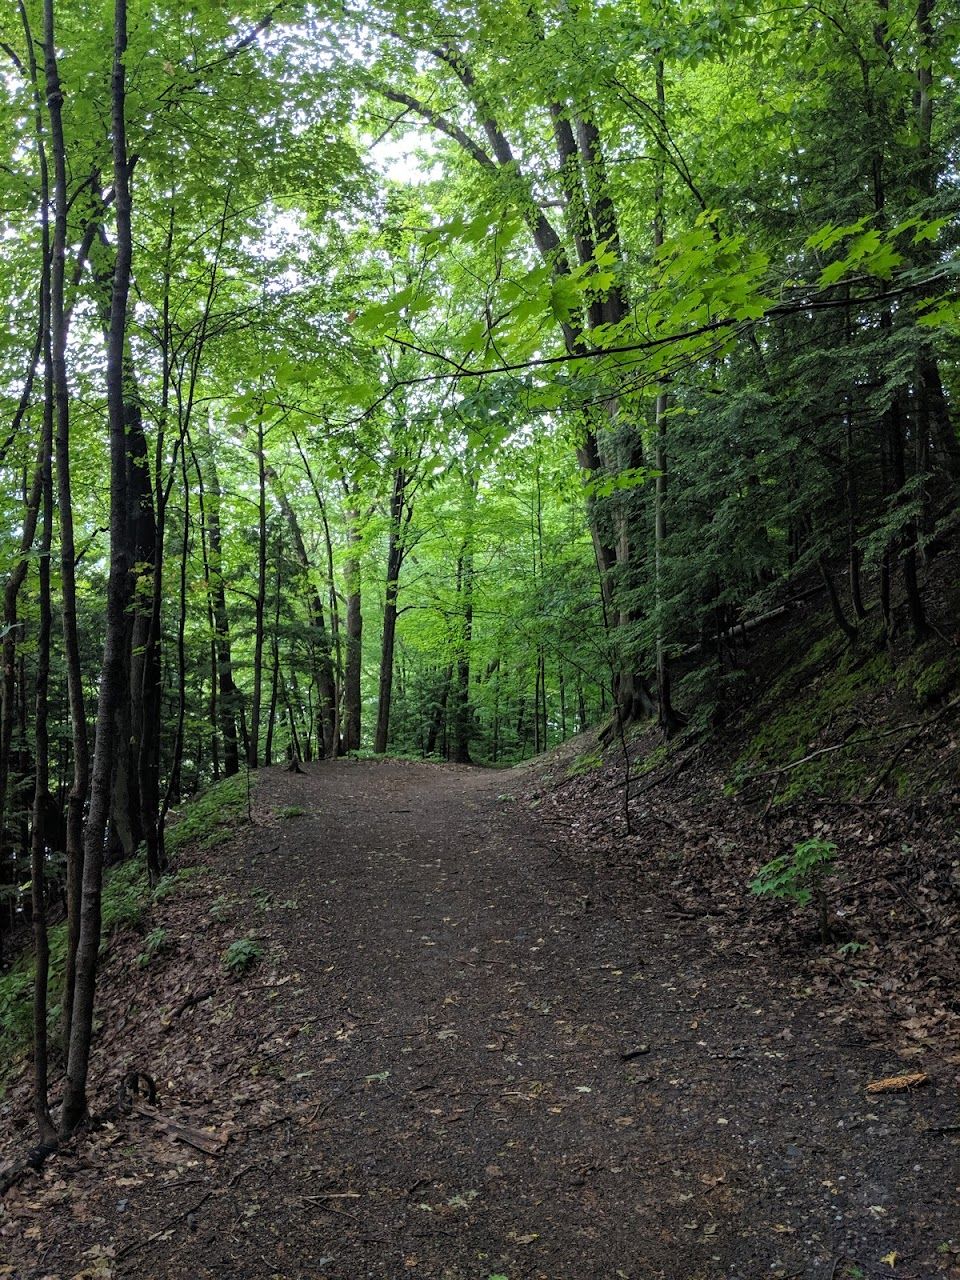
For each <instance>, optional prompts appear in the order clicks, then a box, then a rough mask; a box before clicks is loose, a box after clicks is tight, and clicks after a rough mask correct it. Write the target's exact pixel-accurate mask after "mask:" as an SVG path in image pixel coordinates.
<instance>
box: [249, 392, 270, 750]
mask: <svg viewBox="0 0 960 1280" xmlns="http://www.w3.org/2000/svg"><path fill="white" fill-rule="evenodd" d="M254 451H255V455H256V459H257V594H256V597H255V598H254V602H253V625H254V632H253V700H252V702H251V704H250V742H249V745H248V747H247V764H248V765H249V766H250V768H251V769H256V768H257V766H258V765H259V763H260V703H261V701H262V698H263V618H264V610H265V609H266V604H267V467H266V460H265V458H264V456H263V410H262V408H261V410H260V412H259V413H258V415H257V431H256V437H255V442H254Z"/></svg>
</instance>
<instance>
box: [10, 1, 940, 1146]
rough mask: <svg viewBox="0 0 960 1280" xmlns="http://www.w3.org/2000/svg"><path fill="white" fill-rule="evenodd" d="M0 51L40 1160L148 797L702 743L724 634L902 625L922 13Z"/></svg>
mask: <svg viewBox="0 0 960 1280" xmlns="http://www.w3.org/2000/svg"><path fill="white" fill-rule="evenodd" d="M0 34H2V41H0V50H2V57H3V64H4V77H3V83H2V86H0V95H2V108H0V112H2V114H0V129H2V137H3V140H2V143H0V155H2V163H0V193H2V203H3V241H4V246H5V265H4V269H3V272H2V277H0V278H2V289H3V293H2V306H3V309H4V313H5V323H4V326H3V336H2V339H0V369H2V373H0V395H2V419H3V427H2V431H0V435H2V441H0V477H2V483H0V504H2V527H0V561H2V565H0V567H2V574H3V583H4V586H3V611H4V612H3V620H2V644H3V664H2V665H3V676H2V723H0V929H2V931H3V935H4V937H5V938H7V939H8V942H7V944H6V945H7V946H8V947H9V945H10V942H16V941H17V939H18V930H19V931H20V932H21V933H22V932H23V930H22V927H21V922H22V921H23V920H25V919H26V918H27V917H28V916H30V915H31V913H32V923H33V937H34V944H33V945H35V948H36V955H37V959H38V966H37V973H38V982H37V988H36V996H35V1010H34V1026H35V1073H36V1086H35V1098H36V1118H37V1124H38V1126H39V1132H40V1136H41V1138H42V1139H43V1140H45V1141H48V1142H51V1143H52V1142H54V1141H55V1139H56V1134H57V1133H58V1132H59V1134H60V1135H61V1136H67V1135H69V1134H70V1133H71V1132H72V1131H73V1130H74V1129H75V1128H76V1127H77V1126H78V1125H79V1124H80V1123H81V1122H82V1121H83V1120H84V1118H85V1116H86V1114H87V1108H88V1101H87V1075H88V1066H89V1060H90V1051H91V1030H92V1026H93V1012H94V996H95V985H96V969H97V954H98V946H99V941H100V930H101V897H100V895H101V886H102V879H103V871H104V866H105V865H109V864H110V863H112V862H116V861H119V860H121V859H124V858H127V857H130V856H132V855H133V854H134V853H135V852H136V851H137V850H138V849H141V847H143V848H145V856H146V860H147V866H148V868H149V872H150V876H151V878H152V880H154V881H156V880H157V879H159V877H160V876H161V875H162V873H163V871H164V868H165V864H166V856H167V855H166V852H165V840H164V835H165V828H166V823H167V818H168V816H169V814H170V813H171V810H173V809H175V808H176V807H177V806H178V805H179V803H180V801H181V798H182V797H184V796H186V795H187V794H188V793H190V792H192V791H194V790H196V789H198V788H200V787H202V786H204V785H205V784H207V783H209V782H210V781H213V780H216V779H218V778H220V777H223V776H225V775H231V774H237V773H238V772H243V771H247V770H255V769H257V768H258V767H259V766H262V765H269V764H271V763H277V762H290V763H291V764H292V765H293V766H294V767H296V764H297V762H298V761H304V762H306V761H311V760H317V759H321V758H325V757H333V756H337V755H340V754H344V753H351V752H353V753H356V752H364V753H365V752H374V753H385V752H391V753H395V754H396V753H400V754H409V755H414V756H427V757H435V758H439V759H446V760H450V761H456V762H460V763H468V762H474V763H480V764H490V765H500V764H507V763H511V762H515V761H517V760H519V759H522V758H524V757H528V756H530V755H532V754H534V753H537V752H541V751H543V750H545V749H547V748H548V747H550V746H553V745H555V744H557V743H558V742H560V741H562V740H563V739H565V738H567V737H569V736H570V735H572V734H575V733H577V732H579V731H580V730H582V729H583V728H585V727H586V726H587V725H589V724H594V723H606V724H607V725H608V726H609V731H610V733H611V734H612V735H616V734H617V733H621V734H622V733H623V731H624V730H625V728H626V727H628V726H630V725H632V724H634V723H636V722H639V721H646V720H651V719H652V720H655V721H656V722H657V723H658V724H659V726H660V729H661V731H662V734H663V735H664V736H665V737H666V738H670V737H672V736H673V735H675V734H676V733H677V732H678V731H679V730H681V729H682V728H684V727H685V726H686V727H688V728H689V727H692V728H697V727H700V728H708V727H710V726H715V725H717V724H719V723H721V722H722V721H723V718H724V716H725V714H726V713H727V710H728V708H729V707H730V705H731V704H732V702H733V701H735V700H736V698H737V696H738V689H739V687H740V681H741V678H742V676H743V663H744V653H743V649H742V647H741V648H738V647H737V643H736V640H737V636H738V634H739V635H741V636H742V635H745V634H746V633H747V632H748V630H749V629H750V628H751V627H752V626H753V625H754V624H755V623H757V621H758V620H761V619H763V618H765V617H766V616H768V615H770V614H772V613H775V612H776V611H777V610H778V609H781V608H783V606H784V605H785V604H786V603H787V602H789V601H791V600H797V599H801V598H804V596H805V595H809V594H817V593H819V595H820V598H821V599H822V601H823V602H824V605H825V607H826V608H828V609H829V611H830V616H831V617H832V620H833V625H834V626H835V628H836V629H837V632H838V633H839V634H841V635H842V637H843V639H844V641H845V643H847V644H848V645H849V646H873V647H874V648H876V647H879V648H880V649H881V650H882V648H883V646H885V645H889V644H891V643H892V642H893V641H894V639H895V638H896V639H897V640H898V642H899V643H903V642H904V641H906V643H907V644H908V645H909V646H921V645H923V644H925V643H927V642H928V641H929V640H930V638H931V637H935V636H936V635H940V634H941V633H942V631H943V627H942V626H941V625H940V624H939V623H938V622H937V621H936V619H935V618H934V617H933V616H932V614H931V607H930V600H929V590H928V586H927V584H928V578H929V567H930V566H931V565H932V564H934V563H935V561H936V557H937V554H938V552H939V551H941V550H942V549H943V547H945V546H946V545H948V544H949V542H950V539H951V537H952V535H953V533H954V531H955V527H956V496H957V486H958V484H960V438H958V433H957V425H958V417H960V407H958V398H960V294H958V292H957V271H958V260H957V256H956V253H957V245H958V238H960V224H958V220H957V208H958V194H960V186H958V163H960V156H958V154H957V140H958V138H960V96H958V95H957V92H956V84H957V76H958V73H960V16H958V15H957V13H956V12H955V10H954V9H953V7H952V6H951V5H949V4H947V3H946V2H945V0H939V2H938V0H823V3H817V4H805V5H799V6H787V7H783V6H779V5H773V4H767V5H765V4H754V5H747V4H744V3H743V2H742V0H710V2H709V3H702V4H691V3H686V2H685V0H672V2H668V0H636V2H631V3H616V4H599V3H595V2H594V0H583V2H579V0H577V2H568V0H559V2H557V3H554V2H553V0H545V2H544V3H533V4H509V3H508V4H496V5H494V4H488V3H486V0H477V2H476V3H473V4H469V5H467V6H466V7H465V8H460V7H459V6H452V7H451V6H445V5H443V4H440V3H431V0H417V2H416V3H411V4H399V3H398V4H396V5H393V4H391V3H390V0H372V2H371V3H369V4H365V5H362V6H359V7H352V6H351V5H350V4H349V3H347V4H342V5H336V6H331V7H330V8H326V7H324V6H323V5H315V4H307V3H300V2H299V0H280V3H278V4H275V5H273V6H272V7H266V6H258V5H257V4H254V3H250V2H249V0H236V2H233V0H194V2H193V3H190V4H186V3H180V0H157V2H155V3H151V4H146V3H143V2H142V0H129V3H128V0H114V2H113V3H111V4H109V5H101V6H93V7H90V6H85V5H79V4H76V3H72V2H71V0H42V2H41V0H16V3H14V4H11V5H8V6H7V9H6V12H5V14H4V16H3V18H2V20H0ZM61 893H62V895H63V899H64V902H65V909H66V919H67V922H68V929H69V944H68V952H67V964H66V973H65V977H64V986H63V990H62V991H61V990H51V991H49V992H48V991H47V989H46V983H45V975H46V973H47V955H46V952H47V941H46V937H47V926H46V912H47V910H48V908H49V907H50V906H51V905H54V904H56V903H58V902H59V898H60V895H61ZM20 941H21V942H22V939H20ZM51 1010H53V1011H55V1012H56V1011H59V1012H58V1014H57V1016H56V1017H55V1018H54V1017H51V1016H49V1015H50V1013H51ZM48 1024H49V1028H50V1032H51V1034H50V1049H49V1052H50V1055H52V1056H55V1057H58V1058H59V1056H60V1055H62V1058H63V1061H64V1063H65V1069H66V1086H65V1093H64V1099H63V1105H62V1108H61V1112H60V1115H59V1117H56V1118H55V1117H52V1116H51V1113H50V1110H49V1107H48V1102H47V1074H48V1053H47V1042H48Z"/></svg>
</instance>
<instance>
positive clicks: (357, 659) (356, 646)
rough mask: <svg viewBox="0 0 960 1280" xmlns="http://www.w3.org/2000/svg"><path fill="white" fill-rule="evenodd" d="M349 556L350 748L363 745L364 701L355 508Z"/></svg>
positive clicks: (346, 579) (345, 579) (347, 720)
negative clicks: (361, 734)
mask: <svg viewBox="0 0 960 1280" xmlns="http://www.w3.org/2000/svg"><path fill="white" fill-rule="evenodd" d="M346 520H347V544H348V546H349V548H350V551H349V555H348V556H347V559H346V561H345V562H344V566H343V582H344V588H345V590H346V596H347V653H346V666H345V670H344V689H343V694H344V696H343V707H344V726H343V734H344V746H345V748H346V750H347V751H358V750H359V748H360V731H361V716H362V713H363V701H362V696H361V687H360V677H361V671H362V661H363V601H362V596H361V578H360V554H359V548H360V542H361V533H360V528H359V521H360V517H359V513H358V512H357V511H356V510H355V509H354V508H352V507H349V508H348V509H347V512H346Z"/></svg>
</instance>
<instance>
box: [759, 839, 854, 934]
mask: <svg viewBox="0 0 960 1280" xmlns="http://www.w3.org/2000/svg"><path fill="white" fill-rule="evenodd" d="M836 855H837V846H836V845H835V844H834V843H833V842H832V841H831V840H823V839H820V838H819V837H816V836H814V837H812V838H811V839H809V840H802V841H801V842H800V843H799V844H797V845H795V846H794V849H793V852H792V853H785V854H782V855H781V856H780V857H779V858H774V859H772V861H770V862H768V863H766V864H765V865H764V866H762V867H761V868H760V870H759V871H758V872H757V875H756V876H755V877H754V879H753V880H751V881H750V890H751V892H752V893H755V894H757V895H758V896H760V897H770V898H785V899H786V900H787V901H789V902H793V903H795V904H796V905H797V906H801V907H805V906H807V905H808V904H809V903H810V902H811V901H813V902H814V903H815V904H816V907H817V914H818V918H819V922H820V937H821V941H823V942H826V941H827V940H828V937H829V932H830V930H829V922H828V918H827V897H826V892H825V889H824V881H825V880H826V878H827V876H829V875H831V874H832V872H833V870H834V867H835V864H836Z"/></svg>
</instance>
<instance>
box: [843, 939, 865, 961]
mask: <svg viewBox="0 0 960 1280" xmlns="http://www.w3.org/2000/svg"><path fill="white" fill-rule="evenodd" d="M866 945H867V944H866V943H865V942H845V943H844V944H843V946H841V947H837V953H838V955H841V956H843V957H844V958H846V957H847V956H855V955H856V954H857V952H858V951H863V950H865V948H866Z"/></svg>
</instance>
